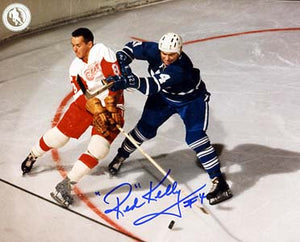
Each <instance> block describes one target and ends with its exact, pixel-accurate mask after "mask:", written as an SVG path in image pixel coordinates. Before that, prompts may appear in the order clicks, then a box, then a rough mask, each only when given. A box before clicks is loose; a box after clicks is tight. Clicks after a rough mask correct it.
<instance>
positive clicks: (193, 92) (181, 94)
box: [123, 41, 208, 103]
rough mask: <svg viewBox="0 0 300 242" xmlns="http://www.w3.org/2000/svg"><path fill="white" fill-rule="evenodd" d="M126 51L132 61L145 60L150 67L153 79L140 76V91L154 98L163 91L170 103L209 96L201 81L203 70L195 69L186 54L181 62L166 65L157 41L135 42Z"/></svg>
mask: <svg viewBox="0 0 300 242" xmlns="http://www.w3.org/2000/svg"><path fill="white" fill-rule="evenodd" d="M123 51H124V52H126V53H127V55H128V56H130V58H131V59H132V60H133V59H138V60H145V61H147V62H148V64H149V66H148V72H149V74H150V77H140V87H139V88H138V89H139V91H141V92H142V93H144V94H146V95H151V94H154V93H158V92H159V93H161V95H162V96H163V97H164V98H166V99H167V100H168V101H171V102H180V103H182V102H188V101H190V100H193V99H195V98H197V97H199V96H200V95H205V94H208V92H207V90H206V87H205V84H204V82H203V81H202V80H201V76H200V70H199V69H197V68H194V67H193V63H192V62H191V60H190V58H189V57H188V56H187V55H186V54H185V53H184V52H182V53H181V55H180V57H179V59H178V60H176V61H175V62H173V63H172V64H170V65H168V66H165V65H164V64H163V62H162V60H161V56H160V50H159V49H158V44H157V43H155V42H138V41H132V42H129V43H127V44H126V45H125V47H124V48H123ZM132 60H130V62H131V61H132Z"/></svg>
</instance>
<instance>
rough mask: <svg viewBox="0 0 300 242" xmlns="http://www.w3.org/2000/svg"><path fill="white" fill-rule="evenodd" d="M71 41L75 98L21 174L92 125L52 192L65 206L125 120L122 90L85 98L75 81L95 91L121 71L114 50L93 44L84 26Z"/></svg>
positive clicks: (101, 157) (71, 77) (75, 32)
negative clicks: (82, 147) (81, 149)
mask: <svg viewBox="0 0 300 242" xmlns="http://www.w3.org/2000/svg"><path fill="white" fill-rule="evenodd" d="M71 42H72V47H73V51H74V53H75V55H76V58H75V59H74V60H73V62H72V64H71V66H70V69H69V74H70V81H71V85H72V87H73V91H74V94H73V98H74V100H73V102H72V103H71V104H70V106H69V108H68V109H67V110H66V112H65V114H64V116H63V117H62V119H61V120H60V121H59V122H58V124H57V125H56V126H55V127H53V128H51V129H50V130H48V131H47V132H46V133H45V134H44V135H43V136H42V137H41V138H40V139H39V141H38V142H37V143H36V144H35V145H34V146H33V147H32V149H31V151H30V154H29V155H28V156H27V157H26V159H25V160H24V161H23V163H22V165H21V169H22V171H23V174H26V173H29V172H30V171H31V169H32V167H33V165H34V164H35V162H36V160H37V158H38V157H41V156H42V155H44V154H45V153H46V152H47V151H49V150H51V149H53V148H55V149H57V148H60V147H62V146H64V145H65V144H66V143H67V142H68V141H69V139H70V138H75V139H78V138H79V137H80V136H81V135H82V134H83V133H84V132H85V131H86V130H87V129H88V128H89V127H90V126H91V125H93V128H92V131H91V139H90V141H89V144H88V147H87V149H86V151H85V152H84V153H82V154H81V155H80V156H79V158H78V160H77V161H75V164H74V166H73V167H72V169H71V170H70V171H69V172H68V174H67V177H66V178H65V179H64V180H63V181H62V182H60V183H58V184H57V186H56V187H55V192H54V193H52V197H53V198H54V199H56V200H57V201H58V202H60V203H61V204H63V205H64V206H69V205H70V204H72V202H73V196H72V194H71V190H72V186H73V185H74V184H76V183H77V182H78V181H79V180H80V179H81V178H82V177H83V176H85V175H87V174H88V173H89V172H90V170H91V169H93V168H94V167H95V166H96V165H97V164H98V161H99V160H101V159H103V158H104V157H106V155H107V154H108V152H109V150H110V145H111V143H112V142H113V141H114V139H115V138H116V137H117V135H118V134H119V130H118V129H117V128H116V125H115V124H118V125H120V126H123V124H124V119H123V117H124V110H123V104H124V97H123V91H122V90H120V91H110V90H106V91H105V92H103V93H102V94H100V96H97V97H96V98H92V99H89V100H87V99H86V97H85V96H84V94H83V92H82V90H81V88H80V85H79V84H78V82H77V79H79V81H80V83H81V85H84V88H86V89H87V90H88V91H89V92H90V93H94V92H97V91H98V90H99V88H101V87H102V86H103V85H104V83H103V81H102V80H103V79H105V77H107V76H110V75H119V74H120V69H119V65H118V62H117V59H116V56H115V53H114V52H113V51H112V50H111V49H109V48H108V47H106V46H105V45H104V44H102V43H97V44H94V36H93V33H92V32H91V31H90V30H89V29H87V28H79V29H76V30H75V31H73V33H72V37H71ZM78 75H79V76H78Z"/></svg>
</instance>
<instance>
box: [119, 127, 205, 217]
mask: <svg viewBox="0 0 300 242" xmlns="http://www.w3.org/2000/svg"><path fill="white" fill-rule="evenodd" d="M116 127H117V128H118V130H120V132H121V133H122V134H123V135H124V136H125V137H126V138H127V139H129V140H130V142H131V143H132V144H133V145H134V146H135V147H136V148H137V149H138V150H139V152H141V154H142V155H144V156H145V157H146V158H147V159H148V160H149V161H150V162H151V164H152V165H153V166H155V168H156V169H157V170H159V172H160V173H161V174H162V175H163V176H166V175H167V172H166V171H165V170H164V169H163V168H162V167H161V166H160V165H159V164H157V162H156V161H155V160H154V159H153V158H152V157H151V156H150V155H148V154H147V153H146V152H145V151H144V150H143V149H142V148H141V147H140V146H139V145H138V144H137V143H136V141H135V140H134V139H133V138H132V137H131V136H130V135H129V134H128V133H126V132H125V131H124V129H123V128H121V126H120V125H118V124H117V125H116ZM166 178H167V179H168V180H169V182H171V183H172V184H173V183H174V182H175V180H174V179H173V178H172V177H171V176H170V174H168V175H167V177H166ZM179 188H180V187H179ZM180 190H181V192H182V193H183V195H184V196H187V193H186V192H185V191H184V190H183V189H182V188H180ZM196 207H197V208H199V209H200V210H201V211H202V212H203V213H205V214H208V212H207V210H206V209H205V208H204V207H201V206H198V205H197V204H196Z"/></svg>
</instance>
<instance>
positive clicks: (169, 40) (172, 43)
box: [158, 33, 182, 55]
mask: <svg viewBox="0 0 300 242" xmlns="http://www.w3.org/2000/svg"><path fill="white" fill-rule="evenodd" d="M158 48H159V50H160V51H163V52H166V53H178V54H179V55H180V53H181V49H182V39H181V37H180V36H179V35H178V34H175V33H166V34H164V35H163V36H162V37H161V38H160V40H159V42H158Z"/></svg>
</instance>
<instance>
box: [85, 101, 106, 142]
mask: <svg viewBox="0 0 300 242" xmlns="http://www.w3.org/2000/svg"><path fill="white" fill-rule="evenodd" d="M85 107H86V110H87V111H89V112H90V113H91V114H93V126H94V127H95V128H96V129H97V130H98V132H100V134H102V135H103V136H104V137H107V136H108V135H109V130H108V128H109V118H110V116H109V113H108V112H107V110H106V108H105V107H103V106H102V104H101V101H100V99H99V98H96V97H94V98H91V99H89V100H87V102H86V105H85Z"/></svg>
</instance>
